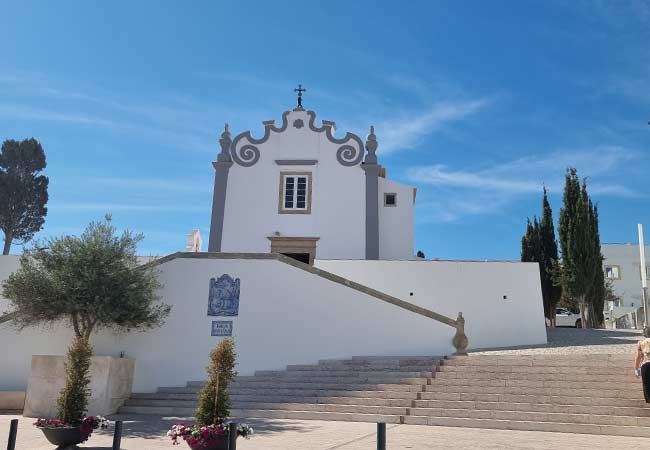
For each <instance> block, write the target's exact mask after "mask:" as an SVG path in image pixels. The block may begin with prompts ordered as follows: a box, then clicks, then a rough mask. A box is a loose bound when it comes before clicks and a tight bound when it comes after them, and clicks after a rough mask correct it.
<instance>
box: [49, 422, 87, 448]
mask: <svg viewBox="0 0 650 450" xmlns="http://www.w3.org/2000/svg"><path fill="white" fill-rule="evenodd" d="M41 430H42V431H43V434H44V435H45V438H46V439H47V440H48V441H50V443H52V444H54V445H56V446H57V447H58V448H61V449H63V448H66V447H70V446H72V445H77V444H81V443H82V442H86V441H87V440H88V437H89V436H90V433H87V432H84V431H81V429H80V427H62V428H41Z"/></svg>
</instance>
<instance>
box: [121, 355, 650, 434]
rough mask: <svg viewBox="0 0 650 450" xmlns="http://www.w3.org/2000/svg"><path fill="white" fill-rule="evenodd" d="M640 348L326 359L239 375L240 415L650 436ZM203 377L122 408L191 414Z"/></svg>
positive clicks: (236, 411)
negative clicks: (636, 355) (636, 362)
mask: <svg viewBox="0 0 650 450" xmlns="http://www.w3.org/2000/svg"><path fill="white" fill-rule="evenodd" d="M632 364H633V359H632V355H627V354H624V355H622V354H594V355H580V354H577V355H571V356H570V355H550V354H545V355H515V356H513V355H471V356H468V357H458V358H450V359H442V358H432V357H419V358H416V357H411V358H409V357H402V358H385V357H384V358H368V357H359V358H352V359H349V360H324V361H320V362H319V363H318V364H317V365H294V366H288V367H287V369H286V370H285V371H258V372H256V374H255V376H251V377H238V378H237V380H236V382H235V383H234V384H233V386H232V389H231V398H232V400H233V411H232V412H233V416H236V417H245V418H277V419H319V420H344V421H368V422H386V423H404V424H417V425H439V426H458V427H475V428H495V429H511V430H528V431H555V432H570V433H588V434H607V435H623V436H641V437H650V407H646V404H645V401H644V400H643V393H642V388H641V383H640V381H639V380H638V379H637V378H636V377H634V373H633V369H632ZM200 385H201V383H200V382H190V383H188V385H187V387H184V388H173V387H170V388H159V389H158V392H157V393H155V394H133V396H132V398H131V399H130V400H128V401H127V403H126V404H125V406H124V407H123V408H122V409H121V410H120V412H121V413H131V414H133V413H148V414H161V415H177V416H191V415H192V414H193V411H194V408H195V407H196V400H197V397H198V391H199V389H200Z"/></svg>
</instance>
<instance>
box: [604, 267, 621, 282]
mask: <svg viewBox="0 0 650 450" xmlns="http://www.w3.org/2000/svg"><path fill="white" fill-rule="evenodd" d="M608 267H611V268H612V275H613V274H614V270H613V269H614V267H616V270H618V277H608V276H607V268H608ZM603 271H604V272H605V279H607V280H622V279H623V274H622V273H621V266H620V265H619V264H605V266H604V267H603Z"/></svg>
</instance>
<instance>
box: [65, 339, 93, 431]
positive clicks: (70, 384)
mask: <svg viewBox="0 0 650 450" xmlns="http://www.w3.org/2000/svg"><path fill="white" fill-rule="evenodd" d="M92 355H93V351H92V347H91V346H90V344H89V342H88V340H87V339H84V338H82V337H77V338H75V340H74V341H73V342H72V345H70V348H69V349H68V356H67V359H66V362H65V387H64V388H63V389H62V390H61V393H60V394H59V399H58V401H57V404H58V412H57V418H58V419H60V420H62V421H63V422H65V423H68V424H71V425H77V424H79V423H80V422H81V420H82V419H83V417H84V415H85V412H86V410H87V409H88V401H89V399H90V389H89V388H88V385H89V384H90V374H89V372H90V358H91V356H92Z"/></svg>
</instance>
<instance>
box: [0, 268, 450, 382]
mask: <svg viewBox="0 0 650 450" xmlns="http://www.w3.org/2000/svg"><path fill="white" fill-rule="evenodd" d="M0 266H1V265H0ZM224 273H227V274H230V275H231V276H233V277H238V278H240V279H241V295H240V310H239V316H238V317H235V318H233V319H232V320H233V323H234V337H235V340H236V345H237V352H238V354H239V358H238V361H239V366H238V370H239V372H240V374H242V375H245V374H251V373H253V371H254V370H256V369H282V368H284V367H285V366H286V365H287V364H300V363H313V362H316V361H317V360H318V359H322V358H344V357H350V356H353V355H384V356H386V355H443V354H450V353H453V346H452V345H451V339H452V337H453V335H454V332H455V330H454V329H453V328H451V327H449V326H447V325H443V324H440V323H438V322H435V321H433V320H431V319H428V318H425V317H423V316H420V315H417V314H414V313H411V312H409V311H406V310H403V309H401V308H398V307H396V306H393V305H391V304H388V303H385V302H383V301H381V300H378V299H376V298H374V297H371V296H368V295H366V294H363V293H361V292H359V291H355V290H352V289H350V288H348V287H345V286H343V285H340V284H337V283H334V282H331V281H329V280H327V279H325V278H322V277H319V276H317V275H313V274H311V273H309V272H306V271H303V270H301V269H298V268H296V267H293V266H291V265H288V264H285V263H282V262H279V261H277V260H250V259H237V260H227V259H175V260H172V261H169V262H167V263H164V264H162V265H161V266H160V279H161V282H162V284H163V288H162V290H161V295H162V297H163V300H164V301H165V302H166V303H169V304H171V305H172V313H171V316H170V317H169V318H168V319H167V322H166V324H165V325H164V326H163V327H162V328H159V329H155V330H152V331H150V332H147V333H131V334H129V335H126V336H113V335H110V334H108V333H100V334H98V335H96V336H95V337H94V338H93V339H94V341H93V342H94V346H95V352H96V354H97V355H109V356H117V355H119V353H120V351H124V352H125V353H126V355H127V356H129V357H132V358H134V359H135V360H136V369H135V382H134V391H135V392H145V391H153V390H154V389H155V388H156V387H158V386H166V385H167V386H168V385H178V386H182V385H184V384H185V382H186V381H188V380H201V379H204V378H205V365H206V364H207V360H208V355H209V352H210V350H211V349H212V348H213V347H214V346H215V344H216V343H217V342H218V339H219V338H216V337H211V336H210V324H211V321H212V320H229V319H228V318H224V317H219V318H216V317H209V316H207V307H208V285H209V280H210V278H212V277H218V276H220V275H222V274H224ZM407 300H408V298H407ZM71 337H72V336H71V333H70V332H69V330H68V329H66V327H59V328H57V329H56V330H50V331H42V332H35V331H33V330H26V331H24V332H22V333H17V332H14V331H12V330H11V329H10V328H9V327H8V326H7V324H0V343H2V344H3V346H4V347H5V348H11V349H12V351H11V352H9V353H5V354H3V361H2V366H1V369H0V390H22V389H24V388H25V385H26V381H27V376H28V371H29V364H30V360H31V355H32V354H41V355H48V354H50V355H51V354H63V352H64V351H65V349H66V347H67V345H68V343H69V342H70V340H71Z"/></svg>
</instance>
